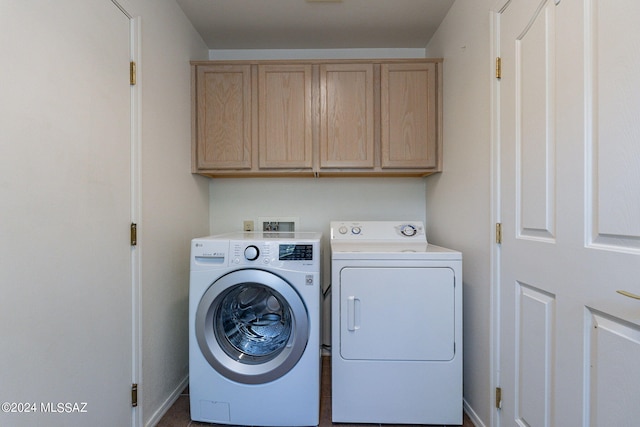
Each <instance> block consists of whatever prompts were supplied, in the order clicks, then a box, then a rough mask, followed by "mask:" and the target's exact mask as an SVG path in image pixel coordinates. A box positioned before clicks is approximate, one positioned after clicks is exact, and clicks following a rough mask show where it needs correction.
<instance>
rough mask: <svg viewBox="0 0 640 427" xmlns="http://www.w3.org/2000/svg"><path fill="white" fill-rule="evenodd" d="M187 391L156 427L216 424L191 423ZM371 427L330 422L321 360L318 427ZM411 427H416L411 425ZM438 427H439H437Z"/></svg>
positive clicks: (327, 378)
mask: <svg viewBox="0 0 640 427" xmlns="http://www.w3.org/2000/svg"><path fill="white" fill-rule="evenodd" d="M188 393H189V391H188V389H187V390H185V391H184V393H183V394H182V395H181V396H180V397H179V398H178V400H177V401H176V403H174V404H173V406H172V407H171V408H170V409H169V411H167V413H166V414H165V415H164V417H162V419H161V420H160V422H159V423H158V424H157V427H212V426H218V424H208V423H201V422H198V421H191V417H190V415H189V394H188ZM463 422H464V424H463V425H462V426H463V427H474V425H473V423H472V422H471V420H470V419H469V417H467V415H466V414H465V415H464V420H463ZM331 426H332V427H348V426H352V427H373V426H380V424H337V423H336V424H334V423H332V422H331V363H330V358H329V357H323V358H322V390H321V397H320V426H319V427H331ZM383 426H384V427H400V426H395V425H390V424H384V425H383ZM412 427H418V426H415V425H412ZM423 427H432V426H423ZM433 427H436V426H433ZM438 427H440V426H438Z"/></svg>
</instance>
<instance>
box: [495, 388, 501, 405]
mask: <svg viewBox="0 0 640 427" xmlns="http://www.w3.org/2000/svg"><path fill="white" fill-rule="evenodd" d="M496 409H502V388H500V387H496Z"/></svg>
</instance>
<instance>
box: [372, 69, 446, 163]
mask: <svg viewBox="0 0 640 427" xmlns="http://www.w3.org/2000/svg"><path fill="white" fill-rule="evenodd" d="M436 72H437V66H436V64H435V63H423V64H383V65H382V66H381V75H380V79H381V94H380V96H381V105H380V113H381V150H382V151H381V155H382V167H383V168H435V167H437V164H438V160H437V154H438V153H437V140H436V138H437V93H436V91H437V86H436V82H437V79H436Z"/></svg>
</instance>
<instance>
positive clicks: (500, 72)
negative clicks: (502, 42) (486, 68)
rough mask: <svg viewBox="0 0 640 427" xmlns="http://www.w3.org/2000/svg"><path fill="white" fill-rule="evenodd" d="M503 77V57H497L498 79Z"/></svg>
mask: <svg viewBox="0 0 640 427" xmlns="http://www.w3.org/2000/svg"><path fill="white" fill-rule="evenodd" d="M500 78H502V58H500V57H499V56H498V57H497V58H496V79H500Z"/></svg>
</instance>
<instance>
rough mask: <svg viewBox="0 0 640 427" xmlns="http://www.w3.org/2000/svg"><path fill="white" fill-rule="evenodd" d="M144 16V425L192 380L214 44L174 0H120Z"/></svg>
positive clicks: (205, 221)
mask: <svg viewBox="0 0 640 427" xmlns="http://www.w3.org/2000/svg"><path fill="white" fill-rule="evenodd" d="M120 3H121V4H123V6H124V7H125V9H127V11H128V12H129V13H130V14H132V15H134V17H140V30H141V34H140V40H141V45H140V52H141V60H140V63H139V64H138V69H139V71H140V75H139V84H140V90H141V102H142V103H141V112H142V114H141V117H140V120H141V134H142V147H141V150H142V151H141V177H140V178H141V183H142V195H141V201H142V212H141V220H140V224H139V243H140V248H141V306H142V311H141V326H142V329H141V345H142V375H141V377H142V380H141V385H140V389H139V393H140V397H141V399H142V404H141V408H142V415H143V419H144V420H143V421H144V425H149V424H153V423H155V422H157V421H158V419H159V418H160V417H161V415H162V413H163V411H164V410H166V409H167V407H168V406H169V405H170V404H171V403H172V401H173V398H175V396H176V395H177V394H179V393H180V392H181V391H182V389H183V387H184V386H186V384H187V379H188V374H189V365H188V362H189V358H188V348H189V346H188V342H189V341H188V323H187V318H188V296H189V251H190V241H191V239H192V238H194V237H198V236H201V235H204V234H207V232H208V224H209V218H208V215H209V195H208V184H209V182H208V180H207V179H205V178H202V177H200V176H195V175H192V174H191V91H190V85H191V71H190V64H189V61H190V60H202V59H206V58H207V55H208V50H207V48H206V47H205V45H204V43H203V42H202V40H201V38H200V36H199V35H198V34H197V33H196V31H195V30H194V29H193V27H192V25H191V23H190V22H189V21H188V20H187V19H186V17H185V16H184V14H183V12H182V9H180V7H179V6H178V5H177V4H176V3H175V1H173V0H161V1H158V0H128V1H121V2H120Z"/></svg>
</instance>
